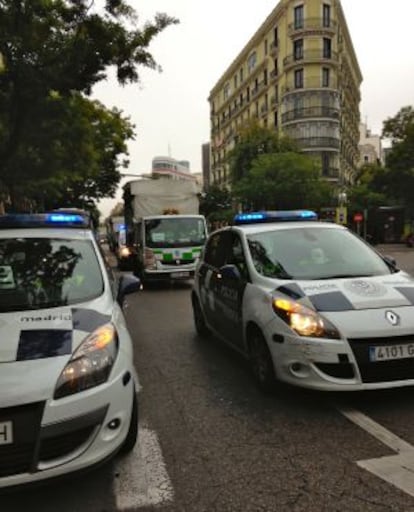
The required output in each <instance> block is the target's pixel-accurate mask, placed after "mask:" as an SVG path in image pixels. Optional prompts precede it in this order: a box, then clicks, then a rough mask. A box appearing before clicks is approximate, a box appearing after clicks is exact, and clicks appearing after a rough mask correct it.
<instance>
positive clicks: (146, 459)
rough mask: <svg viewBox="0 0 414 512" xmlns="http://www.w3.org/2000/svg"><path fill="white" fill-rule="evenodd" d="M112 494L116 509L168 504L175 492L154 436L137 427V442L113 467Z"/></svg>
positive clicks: (156, 438)
mask: <svg viewBox="0 0 414 512" xmlns="http://www.w3.org/2000/svg"><path fill="white" fill-rule="evenodd" d="M114 481H115V483H114V492H115V498H116V506H117V509H118V510H120V511H121V510H125V509H132V508H137V507H149V506H155V505H160V504H165V503H167V502H171V501H172V500H173V498H174V491H173V487H172V484H171V481H170V478H169V476H168V473H167V470H166V467H165V462H164V459H163V456H162V451H161V446H160V444H159V441H158V437H157V435H156V433H155V432H154V431H152V430H150V429H148V428H144V427H140V428H139V432H138V442H137V444H136V446H135V448H134V450H133V451H132V453H131V454H129V455H128V456H126V457H124V458H122V459H120V460H119V461H118V463H117V464H116V466H115V478H114Z"/></svg>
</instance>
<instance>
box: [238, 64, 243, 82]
mask: <svg viewBox="0 0 414 512" xmlns="http://www.w3.org/2000/svg"><path fill="white" fill-rule="evenodd" d="M239 76H240V83H243V68H240V72H239Z"/></svg>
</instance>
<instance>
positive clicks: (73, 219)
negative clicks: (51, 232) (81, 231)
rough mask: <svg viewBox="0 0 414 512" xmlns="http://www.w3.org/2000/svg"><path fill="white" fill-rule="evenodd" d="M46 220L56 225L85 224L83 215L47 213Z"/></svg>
mask: <svg viewBox="0 0 414 512" xmlns="http://www.w3.org/2000/svg"><path fill="white" fill-rule="evenodd" d="M45 220H46V222H51V223H56V224H83V223H84V222H85V218H84V217H82V215H78V214H70V213H47V214H46V215H45Z"/></svg>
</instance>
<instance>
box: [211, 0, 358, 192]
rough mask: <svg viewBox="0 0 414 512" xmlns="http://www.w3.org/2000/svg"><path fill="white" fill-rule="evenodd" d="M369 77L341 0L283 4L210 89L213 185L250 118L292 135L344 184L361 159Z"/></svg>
mask: <svg viewBox="0 0 414 512" xmlns="http://www.w3.org/2000/svg"><path fill="white" fill-rule="evenodd" d="M361 82H362V75H361V71H360V68H359V65H358V61H357V57H356V55H355V51H354V48H353V45H352V41H351V37H350V34H349V31H348V28H347V24H346V20H345V16H344V12H343V10H342V6H341V3H340V0H281V1H280V2H279V3H278V4H277V5H276V7H275V8H274V9H273V11H272V12H271V13H270V15H269V16H268V17H267V18H266V20H265V21H264V23H263V24H262V25H261V26H260V27H259V29H258V30H257V31H256V33H255V34H254V35H253V37H252V38H251V39H250V40H249V41H248V43H247V44H246V45H245V47H244V48H243V49H242V51H241V52H240V53H239V55H238V56H237V57H236V58H235V60H234V61H233V62H232V63H231V64H230V66H229V68H228V69H227V70H226V71H225V73H224V74H223V75H222V76H221V78H220V79H219V80H218V82H217V83H216V85H215V86H214V87H213V89H212V90H211V92H210V96H209V98H208V100H209V103H210V117H211V166H210V168H211V177H210V182H211V183H217V184H222V185H226V184H228V182H229V175H228V164H227V163H226V155H227V153H228V152H229V150H231V149H232V147H233V146H234V143H235V141H236V140H237V131H238V129H239V127H240V126H241V125H243V124H244V123H245V122H246V121H248V120H251V119H257V121H258V122H259V123H260V124H261V125H263V126H268V127H270V128H272V129H275V130H278V131H279V132H281V133H283V134H285V135H288V136H290V137H292V138H294V139H296V141H297V142H298V144H299V145H300V148H301V150H302V151H303V152H306V153H308V154H309V155H314V156H315V157H316V158H317V159H318V161H319V162H320V167H321V173H322V176H323V177H324V178H325V179H327V180H329V181H332V182H333V183H334V184H336V185H337V186H338V187H344V186H346V185H347V184H350V183H352V181H353V176H354V173H355V171H356V168H357V166H358V162H359V150H358V142H359V120H360V114H359V102H360V85H361Z"/></svg>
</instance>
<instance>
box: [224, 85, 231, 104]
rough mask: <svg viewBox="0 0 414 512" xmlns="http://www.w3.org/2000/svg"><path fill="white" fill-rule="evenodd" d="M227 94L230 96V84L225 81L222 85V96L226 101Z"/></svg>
mask: <svg viewBox="0 0 414 512" xmlns="http://www.w3.org/2000/svg"><path fill="white" fill-rule="evenodd" d="M229 96H230V84H229V83H227V84H225V85H224V87H223V98H224V101H226V100H227V98H228V97H229Z"/></svg>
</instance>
